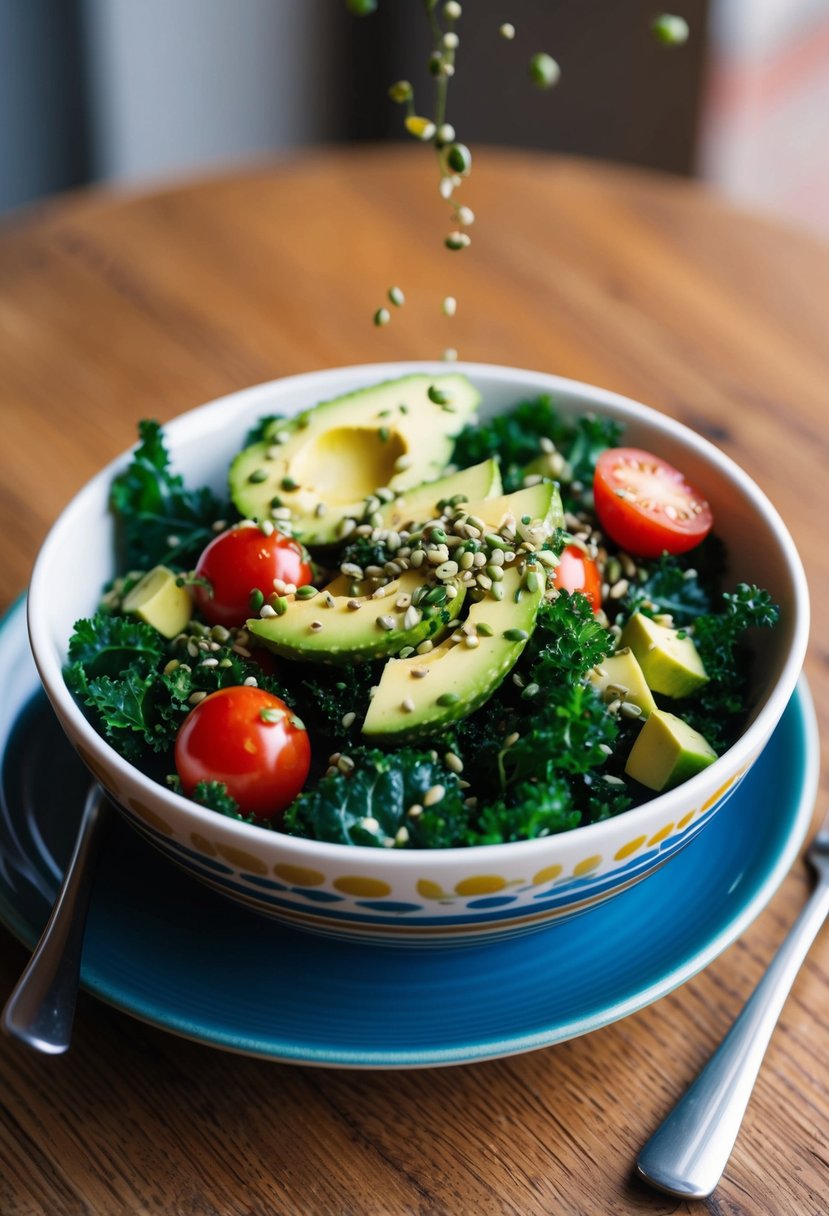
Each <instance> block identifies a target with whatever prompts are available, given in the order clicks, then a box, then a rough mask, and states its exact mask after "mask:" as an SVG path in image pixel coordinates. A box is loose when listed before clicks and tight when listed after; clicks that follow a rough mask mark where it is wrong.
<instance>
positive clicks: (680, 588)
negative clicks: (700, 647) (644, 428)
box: [616, 553, 711, 626]
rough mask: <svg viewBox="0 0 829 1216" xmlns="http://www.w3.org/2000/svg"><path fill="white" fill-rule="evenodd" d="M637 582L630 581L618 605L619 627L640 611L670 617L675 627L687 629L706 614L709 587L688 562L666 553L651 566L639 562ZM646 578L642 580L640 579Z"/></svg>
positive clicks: (651, 563) (708, 606)
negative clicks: (683, 626)
mask: <svg viewBox="0 0 829 1216" xmlns="http://www.w3.org/2000/svg"><path fill="white" fill-rule="evenodd" d="M639 573H640V579H639V580H637V581H632V582H631V583H630V586H629V588H628V590H627V592H626V593H625V595H624V596H622V598H621V599H620V600H619V601H618V608H619V611H618V615H617V617H616V620H617V622H618V623H619V624H622V623H623V621H626V620H627V619H628V618H629V617H631V616H633V614H634V613H635V612H638V611H640V610H641V611H642V612H644V613H645V614H646V615H647V616H655V615H657V614H659V613H663V612H667V613H670V614H671V616H672V617H673V619H674V624H675V625H677V626H682V625H690V624H691V622H692V621H694V620H695V619H696V618H697V617H698V616H699V615H700V614H701V613H704V612H709V611H710V608H711V595H710V593H709V590H708V584H707V583H704V582H703V581H702V580H701V579H700V576H699V571H698V570H697V569H696V567H694V566H691V565H689V563H688V560H687V559H683V558H680V557H674V556H672V555H671V554H669V553H663V555H662V556H661V557H659V558H657V559H656V560H655V561H654V562H644V561H642V560H641V559H640V561H639ZM642 574H644V575H645V577H644V579H643V580H642V579H641V575H642Z"/></svg>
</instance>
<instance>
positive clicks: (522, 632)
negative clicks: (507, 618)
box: [503, 629, 530, 642]
mask: <svg viewBox="0 0 829 1216" xmlns="http://www.w3.org/2000/svg"><path fill="white" fill-rule="evenodd" d="M503 636H504V637H505V638H506V639H507V641H508V642H526V640H527V638H528V637H529V636H530V635H529V634H528V633H527V631H526V629H505V630H504V633H503Z"/></svg>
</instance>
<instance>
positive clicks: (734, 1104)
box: [636, 871, 829, 1199]
mask: <svg viewBox="0 0 829 1216" xmlns="http://www.w3.org/2000/svg"><path fill="white" fill-rule="evenodd" d="M827 915H829V871H827V872H825V873H823V874H821V877H820V880H819V881H818V883H817V886H816V887H815V889H814V891H813V893H812V895H811V897H810V899H809V901H808V903H807V904H806V905H805V907H804V908H803V910H802V911H801V913H800V915H799V916H798V918H797V920H796V921H795V923H794V925H793V926H792V928H791V930H790V931H789V934H788V936H787V937H786V939H785V940H784V942H783V944H782V945H781V946H780V948H779V950H778V951H777V954H776V955H775V956H774V958H773V959H772V961H771V964H770V966H769V968H768V970H767V972H766V974H765V975H764V976H763V978H762V979H761V980H760V983H759V984H758V985H757V987H756V988H755V989H754V992H753V993H752V995H751V997H750V998H749V1000H748V1002H747V1003H746V1005H745V1007H744V1009H743V1010H742V1012H741V1013H740V1015H739V1017H738V1018H737V1020H736V1021H735V1022H734V1024H733V1026H732V1027H731V1029H730V1030H729V1032H728V1034H727V1035H726V1037H725V1038H724V1039H723V1041H722V1043H721V1044H720V1046H719V1047H718V1048H717V1050H716V1051H715V1053H714V1055H713V1056H712V1057H711V1059H710V1060H709V1061H708V1063H707V1064H706V1066H705V1068H704V1069H703V1070H702V1072H701V1073H700V1074H699V1076H698V1077H697V1079H696V1080H695V1081H694V1083H693V1084H692V1085H691V1087H690V1088H689V1089H688V1090H687V1092H686V1093H685V1094H684V1096H683V1097H682V1098H680V1100H679V1102H678V1103H677V1104H676V1106H675V1107H674V1108H673V1110H672V1111H671V1112H670V1114H669V1115H668V1116H667V1118H666V1119H665V1120H664V1122H663V1123H662V1124H661V1125H660V1126H659V1127H658V1128H657V1130H656V1131H655V1132H654V1134H653V1135H652V1136H651V1138H650V1140H648V1142H647V1144H646V1145H645V1146H644V1148H643V1149H642V1151H641V1152H640V1154H639V1158H638V1160H637V1162H636V1168H637V1170H638V1173H639V1176H640V1177H641V1178H644V1180H645V1181H646V1182H649V1183H650V1184H651V1185H652V1186H655V1187H658V1188H659V1190H662V1191H667V1192H668V1193H669V1194H671V1195H681V1196H683V1197H686V1198H692V1199H704V1198H705V1197H706V1196H708V1195H710V1194H711V1192H712V1191H713V1190H714V1188H715V1187H716V1185H717V1183H718V1182H719V1180H720V1177H721V1176H722V1173H723V1171H724V1169H725V1167H726V1165H727V1164H728V1158H729V1157H730V1156H731V1150H732V1148H733V1147H734V1143H735V1141H736V1139H737V1135H738V1133H739V1130H740V1124H741V1123H742V1119H743V1115H744V1113H745V1109H746V1107H747V1105H748V1101H749V1098H750V1097H751V1092H752V1090H753V1088H754V1082H755V1081H756V1079H757V1074H758V1072H759V1071H760V1065H761V1064H762V1062H763V1056H764V1055H765V1052H766V1047H767V1046H768V1043H769V1039H770V1038H771V1035H772V1031H773V1030H774V1027H775V1025H776V1023H777V1020H778V1018H779V1017H780V1013H781V1010H782V1008H783V1005H784V1002H785V1000H786V997H787V996H788V994H789V990H790V989H791V986H792V984H793V983H794V979H795V976H796V975H797V973H798V970H799V969H800V966H801V964H802V962H803V960H804V958H805V957H806V953H807V951H808V949H809V947H810V946H811V944H812V942H813V941H814V939H815V937H816V935H817V933H818V930H819V929H820V927H821V925H822V924H823V922H824V921H825V919H826V917H827Z"/></svg>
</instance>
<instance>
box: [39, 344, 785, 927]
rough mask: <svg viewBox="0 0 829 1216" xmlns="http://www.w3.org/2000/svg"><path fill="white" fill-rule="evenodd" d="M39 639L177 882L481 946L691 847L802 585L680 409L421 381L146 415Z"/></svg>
mask: <svg viewBox="0 0 829 1216" xmlns="http://www.w3.org/2000/svg"><path fill="white" fill-rule="evenodd" d="M70 571H71V575H70V573H69V572H70ZM55 586H60V587H61V588H62V594H61V595H60V596H59V597H58V596H55V594H54V588H55ZM29 621H30V635H31V638H32V645H33V650H34V653H35V658H36V661H37V663H38V666H39V669H40V672H41V675H42V678H43V680H44V684H45V686H46V689H47V692H48V693H49V695H50V697H51V699H52V702H53V704H54V705H55V708H56V709H57V712H58V714H59V717H60V718H61V721H62V723H63V725H64V727H65V729H66V730H67V733H68V734H69V737H70V738H71V739H72V741H73V743H74V744H75V746H76V747H77V748H78V750H79V752H80V754H81V756H82V757H83V759H84V760H85V761H86V763H87V764H88V765H89V767H90V769H91V770H92V772H93V774H94V775H95V777H96V778H97V779H98V780H100V781H101V782H102V784H103V785H104V786H105V787H106V789H107V790H108V791H109V793H110V794H111V796H112V798H113V800H114V801H115V803H116V804H117V805H118V807H119V809H121V811H122V812H123V813H124V814H125V815H126V817H127V818H128V819H129V820H130V822H132V823H133V824H134V825H135V826H136V827H137V828H138V829H139V830H140V831H142V832H143V833H144V834H145V835H147V836H149V837H150V838H151V839H152V840H153V841H154V842H155V843H156V844H157V845H159V847H161V848H162V849H164V850H165V852H166V853H167V854H168V855H169V856H171V857H172V858H173V859H174V860H176V861H177V862H178V863H179V864H181V865H183V866H185V867H186V868H187V869H188V870H190V871H191V872H193V873H195V874H196V875H198V876H199V877H200V878H202V879H203V880H205V881H207V882H209V883H211V884H212V885H213V886H216V887H218V888H219V889H220V890H221V891H223V892H224V893H225V894H227V895H229V896H230V897H232V898H236V899H241V900H243V901H244V902H245V903H247V904H250V905H251V906H253V907H255V908H258V909H260V910H261V911H264V912H266V913H269V914H271V915H276V916H279V917H283V918H284V919H286V920H288V921H290V922H291V923H294V924H296V925H298V926H300V927H308V928H316V929H322V930H324V931H333V932H339V933H344V934H347V935H355V934H357V935H365V934H369V935H371V936H373V937H375V938H377V939H379V940H386V939H388V940H393V941H395V942H397V941H424V940H443V939H450V940H457V939H470V938H472V939H475V940H477V939H481V940H486V939H488V938H489V937H491V936H494V935H498V934H502V933H504V932H515V931H517V930H519V929H523V928H528V927H533V926H537V925H540V924H545V923H547V922H549V921H550V920H551V919H555V918H557V917H561V916H565V915H571V914H573V913H574V912H576V911H582V910H584V909H585V908H588V907H590V906H591V905H592V904H593V903H595V902H597V901H598V900H601V899H604V898H607V897H608V896H610V895H612V894H613V893H614V892H615V891H617V890H620V889H623V888H624V887H625V886H627V885H628V884H629V883H630V882H632V881H636V880H638V879H639V878H642V877H644V876H645V875H647V874H648V873H649V872H650V871H651V870H652V869H653V868H654V867H655V866H657V865H661V864H662V863H663V862H665V861H666V860H668V859H669V857H670V856H672V855H673V854H674V853H675V852H676V851H677V850H678V849H679V848H681V847H682V845H683V844H684V843H686V842H687V841H688V840H689V839H691V838H692V836H694V835H695V834H696V833H697V832H698V831H699V830H701V829H702V828H703V826H704V824H705V822H706V821H707V819H708V818H709V817H710V815H711V814H712V813H713V812H714V811H715V810H716V809H717V808H718V807H720V806H721V805H722V804H723V803H724V802H725V801H726V800H727V798H728V795H729V794H730V792H731V791H732V790H733V789H734V788H735V787H736V784H737V783H738V782H739V780H740V778H741V777H742V775H744V773H745V772H746V771H747V768H748V766H749V765H750V763H751V761H752V760H753V759H754V758H755V757H756V755H757V754H758V752H759V751H760V750H761V748H762V746H763V744H764V743H765V742H766V740H767V739H768V737H769V734H770V733H771V730H772V729H773V727H774V725H775V724H776V722H777V720H778V719H779V717H780V715H781V714H782V711H783V709H784V708H785V705H786V703H787V702H788V699H789V697H790V696H791V693H792V691H793V688H794V684H795V681H796V678H797V675H798V673H799V670H800V667H801V664H802V658H803V652H804V649H805V643H806V634H807V630H808V598H807V594H806V589H805V580H804V577H803V572H802V568H801V566H800V563H799V560H798V559H797V556H796V553H795V551H794V547H793V545H792V543H791V540H790V538H789V537H788V534H787V533H786V531H785V528H784V526H783V524H782V523H781V521H780V519H779V517H778V516H777V514H776V512H775V511H774V509H773V508H772V507H771V505H770V504H769V503H768V501H767V500H766V499H765V498H764V496H763V495H762V493H761V492H760V491H759V490H758V489H757V487H756V486H755V485H754V484H753V483H752V482H751V481H750V479H749V478H747V477H746V475H745V474H743V473H742V472H741V471H740V470H739V469H738V468H736V466H734V465H733V463H732V462H730V461H729V460H728V459H727V458H726V457H725V456H724V455H723V454H722V453H720V452H719V451H718V450H717V449H716V448H714V447H713V446H712V445H711V444H709V443H707V442H706V441H705V440H702V439H701V438H699V437H698V436H695V435H693V434H692V433H691V432H689V431H687V430H686V429H685V428H683V427H682V426H680V425H679V424H677V423H676V422H674V421H672V420H671V419H668V418H666V417H663V416H661V415H659V414H657V413H655V412H654V411H651V410H649V409H647V408H646V407H644V406H640V405H638V404H636V403H634V402H631V401H628V400H626V399H624V398H620V397H618V396H616V395H615V394H612V393H608V392H605V391H603V390H600V389H596V388H592V387H590V386H585V385H580V384H576V383H574V382H569V381H564V380H560V379H558V378H556V377H552V376H545V375H543V374H541V373H531V372H520V371H515V370H513V369H504V368H497V367H489V366H484V365H453V366H448V365H447V364H445V363H444V364H409V365H383V366H369V367H361V368H347V369H336V370H333V371H327V372H321V373H314V374H311V375H307V376H299V377H292V378H289V379H286V380H282V381H278V382H274V383H273V384H269V385H262V386H258V387H256V388H254V389H250V390H245V391H244V392H242V393H238V394H234V395H233V396H231V397H229V398H225V399H223V400H221V401H218V402H214V403H212V404H210V405H207V406H204V407H202V408H201V409H199V410H196V411H193V412H192V413H190V414H189V415H183V416H182V417H181V418H179V419H176V420H175V421H173V422H172V423H171V424H170V425H169V426H168V427H165V428H163V429H162V428H160V427H158V426H157V425H156V424H154V423H151V422H145V423H142V426H141V434H140V441H139V444H138V446H137V447H136V448H135V449H134V450H133V451H132V452H131V453H129V454H127V455H126V456H125V457H123V458H121V459H119V460H118V461H116V462H115V463H114V464H113V465H112V466H110V467H109V468H108V469H106V470H104V471H103V472H102V473H101V474H99V475H98V477H97V478H95V479H94V480H93V481H92V482H91V483H90V484H89V485H88V486H87V487H86V488H85V489H84V490H83V491H82V492H81V494H80V495H79V496H78V497H77V498H76V499H75V500H74V501H73V503H71V504H70V506H69V507H68V508H67V509H66V511H65V512H64V514H63V516H62V517H61V518H60V520H59V521H58V522H57V524H56V525H55V527H54V529H53V531H52V532H51V533H50V536H49V537H48V538H47V541H46V543H45V545H44V547H43V550H42V552H41V554H40V556H39V558H38V562H37V565H36V568H35V571H34V575H33V579H32V586H31V592H30V598H29Z"/></svg>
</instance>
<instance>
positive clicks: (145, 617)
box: [121, 566, 193, 638]
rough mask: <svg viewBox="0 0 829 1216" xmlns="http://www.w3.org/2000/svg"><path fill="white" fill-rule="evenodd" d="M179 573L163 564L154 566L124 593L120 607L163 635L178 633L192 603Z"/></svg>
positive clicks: (188, 614)
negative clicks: (182, 584)
mask: <svg viewBox="0 0 829 1216" xmlns="http://www.w3.org/2000/svg"><path fill="white" fill-rule="evenodd" d="M179 577H180V576H179V575H177V574H174V573H173V571H172V570H168V568H167V567H166V566H154V567H153V569H152V570H150V571H148V572H147V574H145V575H144V577H143V578H142V579H140V580H139V581H138V582H137V583H136V584H135V586H134V587H133V588H132V590H131V591H129V592H128V593H127V595H125V596H124V600H123V603H122V604H121V607H122V609H123V611H124V612H126V613H129V615H130V616H137V617H138V619H139V620H141V621H144V622H146V624H147V625H152V627H153V629H157V630H158V632H159V633H160V634H161V635H162V636H163V637H165V638H174V637H175V636H176V635H177V634H179V633H182V632H183V631H184V630H185V629H186V628H187V625H188V624H189V622H190V617H191V616H192V615H193V602H192V600H191V599H190V592H189V591H188V590H187V588H186V587H184V586H180V585H179V582H178V579H179Z"/></svg>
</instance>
